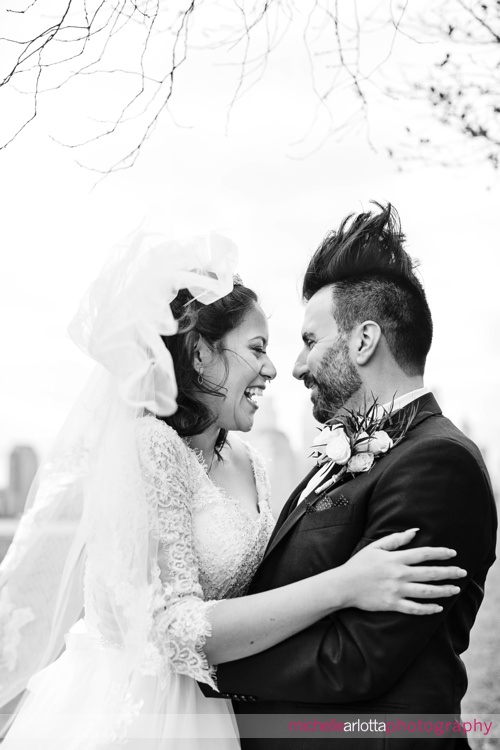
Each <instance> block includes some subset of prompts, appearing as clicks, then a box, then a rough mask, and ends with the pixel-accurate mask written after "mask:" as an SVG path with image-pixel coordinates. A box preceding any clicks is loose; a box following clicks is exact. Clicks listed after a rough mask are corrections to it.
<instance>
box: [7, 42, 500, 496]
mask: <svg viewBox="0 0 500 750" xmlns="http://www.w3.org/2000/svg"><path fill="white" fill-rule="evenodd" d="M400 44H401V45H402V46H401V47H400V48H399V50H398V54H399V55H403V56H404V55H405V54H406V55H407V56H408V55H413V54H415V47H414V46H412V42H411V41H410V40H406V41H401V42H400ZM405 44H406V45H407V46H406V47H405V46H404V45H405ZM433 54H435V50H433ZM177 83H178V86H179V89H178V94H177V97H178V98H177V99H176V100H175V102H176V109H175V114H176V118H177V120H178V121H180V124H181V126H182V127H179V126H178V125H176V124H175V123H174V122H173V121H172V120H170V119H168V118H166V119H165V120H164V121H161V122H160V124H159V125H158V127H157V128H156V131H155V133H154V134H153V136H152V138H151V139H150V140H149V141H148V143H147V144H146V147H145V149H144V152H143V154H142V156H141V158H140V159H139V160H138V162H137V164H136V165H135V166H134V167H133V168H132V169H130V170H127V171H122V172H120V173H118V174H116V175H111V176H109V177H108V178H106V179H105V180H104V181H103V182H101V183H99V184H98V185H97V186H96V185H95V183H96V176H95V174H93V173H91V172H89V171H87V170H85V169H83V168H82V167H80V166H78V164H76V163H75V161H74V157H75V152H74V151H71V150H68V149H64V148H61V147H60V146H59V145H57V144H56V143H54V142H53V141H52V140H50V139H49V137H48V134H49V133H52V134H54V133H56V134H57V135H58V136H59V137H62V136H63V135H64V132H61V130H60V128H61V127H62V126H61V125H60V123H61V122H63V123H64V122H66V121H67V118H68V116H69V114H71V116H72V117H73V127H74V128H75V129H77V128H78V127H79V126H78V124H75V123H77V121H78V118H80V119H82V120H83V117H84V115H83V113H84V111H85V103H86V101H87V100H86V99H85V97H87V98H88V97H90V98H92V97H93V98H92V105H93V106H94V107H97V108H98V105H99V102H100V101H102V99H103V96H104V94H103V92H102V91H101V89H100V88H99V87H98V86H97V84H95V87H94V89H88V88H87V89H86V90H85V91H83V92H82V91H80V90H77V91H74V92H73V93H71V94H70V93H68V94H66V93H64V90H61V92H59V93H58V94H57V96H56V95H50V96H48V97H47V99H46V100H44V104H43V106H42V108H41V110H42V116H41V117H40V119H39V121H38V122H35V123H34V124H33V125H32V126H31V127H30V128H28V129H27V130H26V131H25V132H24V133H23V134H22V135H21V136H20V137H19V138H18V139H17V140H16V141H15V142H14V143H13V144H11V145H10V146H9V147H8V148H7V149H6V150H4V151H2V152H0V200H1V206H2V212H1V215H2V220H1V224H0V242H1V248H2V274H1V278H0V306H1V318H0V326H1V328H0V331H1V342H2V366H1V390H0V413H1V423H2V430H1V437H0V455H3V456H4V455H5V453H6V451H7V450H8V449H9V447H10V446H12V445H13V444H14V443H19V442H23V443H24V442H29V443H33V444H35V445H36V446H37V447H38V448H39V450H43V448H44V446H46V445H47V442H48V441H49V440H50V438H51V437H53V436H54V434H55V433H56V432H57V429H58V427H59V425H60V424H61V421H62V419H63V417H64V414H65V413H66V411H67V409H68V408H69V406H70V404H71V402H72V400H73V398H74V397H75V395H76V394H77V393H78V390H79V389H80V387H81V386H82V385H83V382H84V380H85V378H86V376H87V374H88V372H89V365H88V363H87V362H86V361H85V358H84V357H83V355H80V353H79V352H78V351H77V350H76V348H75V347H74V346H73V345H72V344H71V342H69V340H68V338H67V336H66V332H65V331H66V326H67V324H68V322H69V320H70V318H71V315H72V313H73V312H74V310H75V308H76V306H77V304H78V300H79V298H80V297H81V295H82V294H83V292H84V291H85V288H86V286H87V284H88V283H89V282H90V281H91V280H92V278H93V277H94V276H95V275H96V273H97V272H98V270H99V267H100V266H101V264H102V261H103V259H104V257H105V254H106V252H107V249H108V248H109V247H111V246H112V245H113V243H115V242H116V241H118V240H120V239H121V238H122V237H124V236H125V235H127V234H128V233H129V232H130V231H132V230H133V229H134V228H135V227H136V226H137V225H138V224H139V223H140V222H141V221H142V220H143V218H144V216H146V215H147V214H148V213H149V212H150V211H151V210H152V209H154V210H155V224H156V226H157V227H158V226H160V225H161V227H162V229H163V231H164V232H165V235H166V236H167V237H171V236H176V235H179V234H183V235H186V234H188V235H189V234H193V233H196V232H198V231H200V230H207V229H217V230H219V231H222V232H225V233H226V234H228V235H229V236H230V237H232V238H233V239H234V240H235V241H236V242H237V244H238V246H239V253H240V263H239V269H240V273H241V275H242V276H243V278H244V280H245V282H246V283H247V284H249V285H251V286H254V287H255V289H256V290H257V291H258V292H259V294H260V296H261V298H262V301H263V304H264V307H265V309H266V311H267V312H268V313H269V315H270V330H271V343H270V348H269V352H270V354H271V356H272V357H273V358H274V360H275V363H276V365H277V367H278V370H279V376H278V379H277V380H276V381H275V382H274V384H273V385H272V387H271V389H270V393H271V394H272V397H273V400H274V403H275V406H276V409H277V413H278V418H279V422H280V425H281V427H282V428H283V429H284V430H286V431H287V432H288V433H289V434H290V436H291V438H292V440H293V441H294V443H295V444H296V445H297V446H298V445H299V444H300V443H301V442H302V441H301V435H300V430H301V425H302V422H303V413H304V410H305V409H307V408H309V402H308V396H307V394H306V392H305V389H304V388H303V386H301V385H300V384H297V383H295V382H294V381H293V379H292V377H291V368H292V365H293V361H294V358H295V356H296V354H297V352H298V349H299V347H300V335H299V334H300V325H301V316H302V308H301V303H300V295H299V293H298V289H299V286H300V279H301V274H302V273H303V271H304V269H305V266H306V264H307V260H308V258H309V256H310V255H311V253H312V252H313V251H314V249H315V247H316V246H317V244H318V243H319V241H320V240H321V239H322V237H323V235H324V234H325V233H326V232H327V231H328V230H329V229H331V228H334V227H335V226H336V225H338V223H339V221H340V220H341V219H342V217H343V216H344V215H345V214H346V213H350V212H352V211H359V210H361V209H366V208H368V207H369V200H370V199H372V198H373V199H377V200H390V201H391V202H393V203H394V205H395V206H396V208H397V209H398V211H399V212H400V215H401V219H402V224H403V228H404V230H405V231H406V233H407V236H408V241H409V244H408V247H409V250H410V252H411V253H412V255H414V256H416V257H418V258H419V259H420V260H421V275H422V278H423V281H424V284H425V288H426V290H427V293H428V297H429V301H430V304H431V308H432V310H433V314H434V321H435V340H434V345H433V349H432V352H431V355H430V358H429V363H428V372H427V385H429V386H431V387H432V388H435V390H436V392H437V394H438V397H439V400H440V402H441V405H442V406H443V408H444V409H445V410H446V412H447V413H448V414H449V416H450V417H451V418H452V419H454V420H455V421H457V422H458V424H459V425H461V426H466V427H467V429H468V431H469V432H470V433H471V434H472V436H473V438H474V439H475V440H476V441H477V442H479V443H480V445H482V446H488V447H489V448H490V450H489V454H488V456H489V460H490V466H491V468H492V469H493V470H496V469H495V467H496V464H497V463H498V462H499V454H498V448H497V447H496V445H495V444H498V440H497V439H496V432H497V430H496V424H495V423H496V413H497V412H498V406H497V404H496V394H497V392H498V385H499V383H498V380H499V378H498V372H499V368H500V344H499V336H498V328H499V323H500V302H499V294H498V273H499V264H498V262H497V257H498V249H497V248H498V240H497V233H498V206H499V197H500V195H499V192H500V191H499V188H498V180H497V176H496V174H494V173H493V172H492V171H490V170H488V169H487V168H486V167H484V166H482V165H481V164H480V163H475V162H474V161H472V162H470V160H469V162H470V163H469V164H468V166H467V167H457V168H444V167H440V166H437V165H432V164H425V163H420V164H419V163H414V164H412V165H411V166H410V165H406V166H405V168H404V170H403V171H401V170H400V169H398V164H397V163H396V162H394V161H391V160H389V159H388V158H387V157H386V156H385V155H384V153H383V151H382V150H379V152H378V153H377V152H375V151H374V150H373V149H372V148H371V147H370V145H369V143H368V142H367V140H366V138H365V136H364V135H363V134H362V133H358V134H357V135H356V134H352V135H351V136H350V137H348V138H346V139H344V140H343V141H341V142H337V141H336V140H335V139H333V138H332V139H330V140H328V141H327V142H326V143H325V145H324V146H323V147H322V148H321V149H319V150H314V148H315V145H316V141H314V139H312V140H311V139H309V141H307V142H306V144H305V145H304V144H299V145H293V144H294V142H295V141H297V139H300V138H301V137H302V136H303V135H304V132H306V130H307V126H308V123H309V121H310V113H311V111H312V106H313V96H312V93H311V87H310V82H309V79H308V76H307V74H306V72H305V62H304V57H303V53H301V52H300V51H299V50H298V48H297V46H296V44H295V43H294V39H293V37H290V40H289V41H288V42H285V43H284V44H282V45H281V47H280V48H279V49H278V50H277V52H276V55H275V57H274V58H272V60H271V61H270V64H269V69H268V71H267V73H266V75H265V76H264V77H263V78H262V80H261V81H260V82H259V83H258V84H257V85H256V86H255V87H254V88H253V89H251V91H249V92H248V93H247V94H246V96H244V97H243V98H242V99H240V100H239V101H238V102H237V104H236V106H235V108H234V109H233V111H232V116H231V120H230V127H229V130H228V132H227V133H226V132H225V125H226V122H225V121H226V115H227V105H228V101H230V99H231V92H232V90H233V89H232V88H231V85H232V83H234V71H232V70H231V69H226V68H223V69H222V68H221V67H220V66H218V65H216V64H214V65H212V66H210V65H208V64H207V65H196V64H193V65H192V67H189V66H187V67H186V68H185V69H183V70H182V75H180V76H179V79H178V81H177ZM93 85H94V84H93ZM183 92H184V93H183ZM342 96H343V95H340V94H339V98H338V102H337V104H336V106H338V107H339V108H341V107H342V104H343V99H342ZM89 101H90V99H89ZM377 106H378V105H376V104H374V105H373V122H374V128H375V132H378V133H380V132H381V131H383V130H384V129H385V130H386V133H387V137H388V138H389V140H390V137H391V135H390V134H391V132H392V129H393V128H395V127H396V125H397V122H396V120H397V118H398V117H400V118H402V117H403V116H404V115H403V114H402V113H401V112H400V113H399V115H398V114H397V112H396V111H390V110H387V109H386V110H382V109H380V110H378V109H377ZM408 106H410V103H408ZM412 106H413V105H412ZM68 113H69V114H68ZM12 115H13V111H11V110H7V109H6V108H5V100H4V104H3V105H2V118H4V117H8V116H12ZM422 116H423V115H422ZM185 125H189V127H185ZM68 127H69V126H68ZM427 127H428V128H432V127H433V126H432V123H431V121H430V120H429V122H428V125H427ZM394 132H395V131H394ZM66 135H67V132H66ZM311 151H312V153H309V155H307V154H308V152H311ZM2 468H3V467H2ZM4 479H5V477H4V476H2V473H1V472H0V484H1V483H2V481H4Z"/></svg>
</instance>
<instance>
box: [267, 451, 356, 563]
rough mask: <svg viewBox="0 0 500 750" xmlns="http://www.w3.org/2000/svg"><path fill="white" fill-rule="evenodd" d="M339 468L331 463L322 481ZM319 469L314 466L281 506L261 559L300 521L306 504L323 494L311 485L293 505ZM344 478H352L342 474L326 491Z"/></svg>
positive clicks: (349, 475) (314, 501)
mask: <svg viewBox="0 0 500 750" xmlns="http://www.w3.org/2000/svg"><path fill="white" fill-rule="evenodd" d="M334 467H335V468H340V467H338V466H336V465H333V464H332V470H330V471H328V472H327V473H326V474H325V476H324V477H323V481H324V482H326V481H328V478H331V476H332V474H333V469H334ZM318 470H319V467H317V466H316V467H315V468H314V469H313V471H311V472H309V474H308V475H307V477H306V478H305V480H304V481H302V482H301V483H300V484H299V486H298V487H297V489H296V490H295V491H294V492H293V493H292V496H291V498H290V500H289V501H288V502H287V504H286V505H285V507H284V508H283V510H282V512H281V514H280V517H279V519H278V522H277V524H276V526H275V528H274V531H273V533H272V535H271V538H270V540H269V544H268V545H267V549H266V551H265V553H264V557H263V560H265V559H266V557H267V556H268V555H269V554H270V553H271V552H272V550H273V549H274V548H275V547H276V545H277V544H279V543H280V541H281V540H282V539H283V537H284V536H286V534H288V532H289V531H290V529H292V528H293V527H294V526H295V524H296V523H297V522H298V521H300V519H301V518H302V516H303V515H304V514H305V512H306V508H307V506H308V505H313V504H314V503H316V502H317V501H318V500H319V499H320V497H322V496H323V495H324V494H326V493H323V492H321V493H320V494H316V487H313V489H312V490H311V492H310V493H309V494H308V495H307V496H306V497H305V498H304V499H303V500H301V502H300V503H298V504H296V505H295V507H294V502H295V503H297V502H298V499H299V497H300V495H301V493H302V490H303V489H304V487H306V486H307V483H308V482H309V481H310V479H312V477H313V476H314V474H315V473H316V472H317V471H318ZM346 479H352V475H351V474H346V475H344V476H343V477H342V478H341V479H340V480H339V481H338V482H335V484H333V485H332V486H331V487H329V488H328V490H327V491H326V492H332V491H333V490H334V489H336V488H337V487H338V486H339V485H340V484H342V483H343V482H344V481H346Z"/></svg>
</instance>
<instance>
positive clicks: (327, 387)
mask: <svg viewBox="0 0 500 750" xmlns="http://www.w3.org/2000/svg"><path fill="white" fill-rule="evenodd" d="M314 383H315V385H316V393H315V395H314V399H313V416H314V418H315V419H316V420H317V421H318V422H321V423H324V422H327V421H328V420H329V419H332V417H334V416H336V414H338V412H339V411H340V410H341V409H342V407H343V406H345V405H346V404H347V402H348V401H349V399H350V398H352V396H354V394H355V393H356V392H357V391H359V390H360V389H361V387H362V382H361V378H360V377H359V374H358V371H357V370H356V368H355V367H354V365H353V363H352V362H351V359H350V357H349V347H348V346H347V341H346V339H345V338H344V337H343V336H341V337H340V338H339V340H338V341H337V342H336V343H335V344H334V345H333V346H332V347H331V348H330V349H329V350H328V351H327V353H326V354H325V356H324V357H323V359H322V361H321V364H320V366H319V368H318V372H317V373H316V377H315V378H314Z"/></svg>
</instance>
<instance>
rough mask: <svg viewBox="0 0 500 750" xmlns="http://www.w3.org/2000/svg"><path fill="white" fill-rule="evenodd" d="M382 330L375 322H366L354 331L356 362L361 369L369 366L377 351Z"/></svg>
mask: <svg viewBox="0 0 500 750" xmlns="http://www.w3.org/2000/svg"><path fill="white" fill-rule="evenodd" d="M381 337H382V330H381V328H380V326H379V324H378V323H375V322H374V321H373V320H365V321H364V323H361V324H360V325H359V326H357V328H356V329H355V331H354V336H353V342H352V343H353V345H354V357H355V362H356V364H357V365H359V366H360V367H363V366H364V365H367V364H368V363H369V362H370V360H371V359H372V357H373V356H374V354H375V352H376V351H377V348H378V345H379V343H380V339H381Z"/></svg>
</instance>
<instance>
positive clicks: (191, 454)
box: [137, 417, 274, 686]
mask: <svg viewBox="0 0 500 750" xmlns="http://www.w3.org/2000/svg"><path fill="white" fill-rule="evenodd" d="M137 438H138V444H139V454H140V457H141V465H142V468H143V471H144V473H145V475H146V478H147V483H148V486H150V487H151V493H150V497H149V498H148V501H149V503H150V504H151V505H152V507H153V510H154V512H153V513H152V514H151V518H152V519H153V520H152V528H151V535H152V538H153V539H154V540H155V541H156V542H157V544H158V569H159V570H158V571H157V573H158V579H159V582H160V583H161V597H158V596H157V597H156V600H157V602H159V606H157V609H156V611H155V614H154V618H153V621H154V625H153V635H152V638H153V640H154V642H155V643H156V645H157V647H158V649H159V650H160V651H161V652H162V654H163V655H164V657H165V659H166V661H167V664H166V665H164V666H167V668H168V669H170V670H173V671H176V672H181V673H183V674H187V675H189V676H190V677H193V678H195V679H197V680H200V681H204V682H208V683H209V684H212V685H213V686H215V683H214V681H213V680H214V676H215V672H214V670H211V669H210V668H209V667H208V664H207V662H206V659H205V656H204V654H203V645H204V643H205V640H206V638H207V637H208V636H209V635H210V633H211V626H210V619H209V610H210V608H211V607H212V606H214V604H215V603H216V602H217V600H220V599H223V598H230V597H235V596H241V595H243V594H244V593H245V590H246V588H247V586H248V584H249V583H250V580H251V579H252V577H253V574H254V573H255V571H256V569H257V566H258V565H259V563H260V561H261V559H262V556H263V554H264V550H265V548H266V545H267V542H268V540H269V537H270V535H271V531H272V529H273V527H274V519H273V516H272V513H271V508H270V504H269V484H268V480H267V475H266V471H265V468H264V463H263V459H262V458H261V457H260V456H259V455H258V454H257V453H256V452H255V451H254V450H253V449H252V448H251V446H249V445H248V444H246V448H247V451H248V455H249V458H250V460H251V463H252V466H253V471H254V477H255V483H256V488H257V495H258V505H259V511H260V512H259V514H258V515H257V516H255V517H254V516H251V515H250V513H249V512H248V511H247V510H246V509H245V508H243V507H242V506H241V505H240V504H239V503H238V500H237V499H236V498H232V497H229V496H228V495H227V494H226V493H225V492H224V491H223V490H222V489H220V488H218V487H216V486H215V485H214V484H213V483H212V481H211V480H210V479H209V477H208V475H207V472H206V469H205V467H204V465H203V462H202V460H201V459H200V458H199V456H198V455H197V453H196V452H195V451H194V450H193V449H191V448H190V447H188V445H187V444H186V442H185V441H184V440H183V439H182V438H180V437H179V435H178V434H177V433H176V432H175V431H174V430H173V429H172V428H171V427H169V426H168V425H166V424H165V423H164V422H162V421H160V420H158V419H156V418H154V417H145V418H143V419H141V420H138V423H137Z"/></svg>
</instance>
